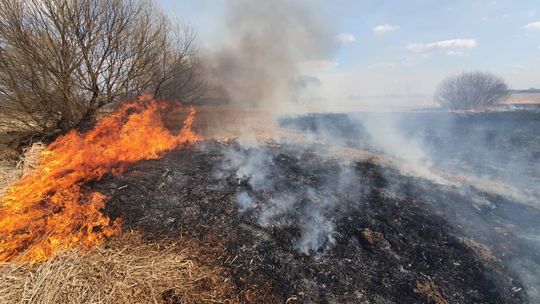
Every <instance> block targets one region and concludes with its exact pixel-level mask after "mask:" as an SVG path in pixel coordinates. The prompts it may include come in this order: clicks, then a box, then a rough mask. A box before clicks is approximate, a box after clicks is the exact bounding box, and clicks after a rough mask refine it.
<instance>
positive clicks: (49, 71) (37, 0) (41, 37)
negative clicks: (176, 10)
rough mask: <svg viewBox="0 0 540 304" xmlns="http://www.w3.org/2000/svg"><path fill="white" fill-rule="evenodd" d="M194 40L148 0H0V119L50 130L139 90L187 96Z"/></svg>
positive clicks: (194, 75) (191, 91) (193, 76)
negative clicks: (0, 117) (0, 115)
mask: <svg viewBox="0 0 540 304" xmlns="http://www.w3.org/2000/svg"><path fill="white" fill-rule="evenodd" d="M194 40H195V35H194V33H193V31H192V30H191V29H190V28H189V27H186V26H177V25H176V24H175V23H173V22H172V20H170V18H168V17H167V16H165V14H164V13H163V12H162V11H161V9H160V8H159V7H157V6H156V5H155V4H154V3H153V2H152V1H150V0H148V1H146V0H0V112H2V114H4V116H3V123H4V124H11V125H17V126H19V129H23V130H28V131H32V132H37V133H40V134H44V135H51V134H56V133H58V132H63V131H66V130H69V129H71V128H73V127H77V126H78V125H79V124H80V123H81V122H82V121H85V120H86V119H88V118H92V117H93V116H94V115H95V113H96V111H97V110H98V109H99V108H101V107H103V106H104V105H107V104H110V103H112V102H116V101H121V100H123V99H126V98H131V97H133V96H136V95H138V94H141V93H143V92H147V93H151V94H154V95H156V97H158V98H164V97H167V98H174V99H180V100H184V101H188V102H189V101H191V100H192V99H194V98H196V97H197V96H198V92H199V88H200V85H201V81H200V78H199V77H198V61H197V58H196V54H195V51H196V49H195V46H194ZM1 123H2V122H0V124H1Z"/></svg>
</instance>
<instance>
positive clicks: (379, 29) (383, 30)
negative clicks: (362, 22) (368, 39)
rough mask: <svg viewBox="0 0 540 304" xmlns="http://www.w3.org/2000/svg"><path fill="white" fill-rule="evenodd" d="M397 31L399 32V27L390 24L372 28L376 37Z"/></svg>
mask: <svg viewBox="0 0 540 304" xmlns="http://www.w3.org/2000/svg"><path fill="white" fill-rule="evenodd" d="M397 30H399V26H397V25H390V24H383V25H379V26H376V27H374V28H373V32H374V33H375V34H377V35H382V34H386V33H388V32H392V31H397Z"/></svg>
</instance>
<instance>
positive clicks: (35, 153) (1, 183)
mask: <svg viewBox="0 0 540 304" xmlns="http://www.w3.org/2000/svg"><path fill="white" fill-rule="evenodd" d="M44 149H45V145H44V144H43V143H40V142H36V143H34V144H32V145H31V146H29V147H28V148H26V149H25V150H24V152H23V154H22V155H21V156H20V158H19V161H18V162H17V163H16V165H15V164H14V163H13V162H12V161H6V160H0V197H1V196H2V194H3V193H4V192H5V191H6V190H7V188H8V187H9V185H11V183H13V182H15V181H16V180H18V179H19V178H21V177H22V176H23V175H24V174H26V173H28V172H30V171H32V170H33V169H35V168H36V167H37V166H38V165H39V162H40V159H41V152H43V150H44Z"/></svg>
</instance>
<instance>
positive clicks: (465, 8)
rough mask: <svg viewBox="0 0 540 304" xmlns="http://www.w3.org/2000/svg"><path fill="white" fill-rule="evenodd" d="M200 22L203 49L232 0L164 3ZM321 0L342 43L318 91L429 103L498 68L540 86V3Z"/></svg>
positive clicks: (520, 83)
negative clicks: (449, 81) (445, 88)
mask: <svg viewBox="0 0 540 304" xmlns="http://www.w3.org/2000/svg"><path fill="white" fill-rule="evenodd" d="M159 2H160V3H161V4H162V6H163V7H164V8H166V11H167V12H169V13H170V14H171V15H174V16H177V17H179V18H180V19H183V20H185V21H186V22H187V23H189V24H191V25H193V26H194V27H195V29H196V30H197V32H198V34H199V43H200V45H201V46H202V47H211V46H213V45H215V44H216V43H219V40H220V39H221V38H222V37H223V33H222V31H221V28H222V26H221V23H220V20H222V19H223V14H224V7H225V6H226V5H228V4H230V2H231V0H199V1H174V0H160V1H159ZM305 2H307V3H314V4H312V5H316V6H317V8H316V9H317V10H318V11H320V14H321V16H323V17H324V18H325V19H326V20H328V22H329V23H330V25H331V26H332V31H333V32H335V35H336V40H337V41H340V43H339V48H338V49H337V50H336V52H334V53H333V54H331V55H329V57H328V58H321V59H320V60H321V62H327V63H329V64H327V65H321V68H320V69H319V70H318V71H311V73H312V74H316V76H317V77H319V78H320V79H321V80H322V83H323V86H322V87H321V88H319V90H318V92H317V94H320V95H323V96H325V97H327V98H334V99H340V100H342V101H343V102H345V101H346V100H349V101H351V100H360V101H362V100H365V99H371V100H376V99H385V98H386V99H396V100H398V99H399V100H400V102H401V101H403V102H405V103H407V102H411V103H422V102H424V101H428V100H429V99H430V96H431V95H432V93H433V91H434V90H435V87H436V85H437V83H438V82H439V81H441V80H442V79H443V78H444V77H446V76H448V75H452V74H455V73H459V72H461V71H468V70H487V71H492V72H494V73H496V74H498V75H500V76H502V77H504V78H505V79H506V81H507V82H508V83H509V85H510V86H511V87H512V88H516V89H522V88H529V87H540V1H538V0H519V1H516V0H514V1H511V0H458V1H444V0H443V1H441V0H387V1H384V0H337V1H305Z"/></svg>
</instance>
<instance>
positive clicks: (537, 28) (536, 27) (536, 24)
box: [524, 21, 540, 31]
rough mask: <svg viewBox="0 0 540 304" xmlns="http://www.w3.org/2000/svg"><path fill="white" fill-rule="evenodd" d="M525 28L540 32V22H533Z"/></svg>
mask: <svg viewBox="0 0 540 304" xmlns="http://www.w3.org/2000/svg"><path fill="white" fill-rule="evenodd" d="M524 28H525V29H526V30H529V31H540V21H536V22H531V23H529V24H527V25H525V26H524Z"/></svg>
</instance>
